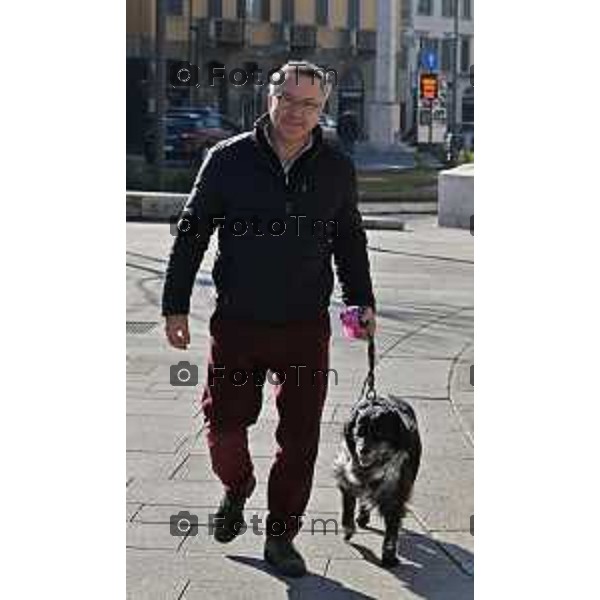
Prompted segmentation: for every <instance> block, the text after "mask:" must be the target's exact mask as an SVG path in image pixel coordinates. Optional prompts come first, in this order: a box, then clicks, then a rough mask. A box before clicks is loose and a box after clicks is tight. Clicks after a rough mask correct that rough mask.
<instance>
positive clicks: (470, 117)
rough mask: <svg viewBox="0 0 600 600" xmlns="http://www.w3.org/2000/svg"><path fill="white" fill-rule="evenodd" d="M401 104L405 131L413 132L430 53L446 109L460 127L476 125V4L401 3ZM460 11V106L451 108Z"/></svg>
mask: <svg viewBox="0 0 600 600" xmlns="http://www.w3.org/2000/svg"><path fill="white" fill-rule="evenodd" d="M401 2H402V10H401V14H402V17H401V34H400V39H401V50H400V89H399V93H400V100H401V125H402V131H403V132H404V133H407V132H409V131H411V130H414V127H415V125H416V114H417V103H418V95H417V88H418V73H419V70H420V63H421V57H422V53H423V51H425V50H431V51H433V52H434V53H435V55H436V57H437V63H438V64H437V66H438V72H439V74H440V79H441V82H442V87H443V88H444V89H445V93H446V106H447V107H448V110H449V111H450V112H449V113H448V121H449V123H452V114H451V111H452V110H454V118H455V121H456V123H457V124H458V126H459V127H461V126H465V127H469V126H471V127H472V125H473V121H474V90H473V86H472V84H471V78H470V73H471V67H472V65H473V45H474V43H473V42H474V30H473V0H401ZM456 8H458V63H457V71H458V85H457V90H458V91H457V102H456V106H454V107H452V85H453V81H452V80H453V57H454V40H455V18H454V15H455V10H456Z"/></svg>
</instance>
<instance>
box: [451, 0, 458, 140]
mask: <svg viewBox="0 0 600 600" xmlns="http://www.w3.org/2000/svg"><path fill="white" fill-rule="evenodd" d="M453 37H454V44H453V45H454V48H453V50H454V51H453V53H452V54H453V60H452V121H451V123H452V134H453V135H456V133H457V131H456V122H457V118H456V114H457V112H458V0H454V36H453Z"/></svg>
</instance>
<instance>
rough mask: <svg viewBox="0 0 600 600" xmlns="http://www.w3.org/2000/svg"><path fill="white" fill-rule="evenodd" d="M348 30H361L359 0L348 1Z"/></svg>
mask: <svg viewBox="0 0 600 600" xmlns="http://www.w3.org/2000/svg"><path fill="white" fill-rule="evenodd" d="M348 29H360V2H359V0H348Z"/></svg>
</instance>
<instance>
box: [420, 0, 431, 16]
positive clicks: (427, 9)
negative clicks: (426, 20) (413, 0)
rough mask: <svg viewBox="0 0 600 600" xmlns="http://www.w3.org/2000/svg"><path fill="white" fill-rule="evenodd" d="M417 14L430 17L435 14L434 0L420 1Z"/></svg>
mask: <svg viewBox="0 0 600 600" xmlns="http://www.w3.org/2000/svg"><path fill="white" fill-rule="evenodd" d="M418 2H419V4H418V5H417V14H419V15H425V16H426V17H430V16H431V15H432V14H433V0H418Z"/></svg>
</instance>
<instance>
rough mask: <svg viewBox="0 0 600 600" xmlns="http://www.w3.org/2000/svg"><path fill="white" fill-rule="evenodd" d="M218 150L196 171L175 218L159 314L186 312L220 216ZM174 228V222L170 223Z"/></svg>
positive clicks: (212, 151)
mask: <svg viewBox="0 0 600 600" xmlns="http://www.w3.org/2000/svg"><path fill="white" fill-rule="evenodd" d="M220 163H222V158H220V153H219V152H218V150H217V148H216V147H215V148H213V149H212V150H211V151H210V152H209V154H208V156H207V157H206V159H205V160H204V162H203V163H202V166H201V167H200V170H199V171H198V175H197V176H196V180H195V182H194V186H193V188H192V191H191V193H190V196H189V198H188V200H187V202H186V205H185V207H184V209H183V211H182V213H181V214H180V215H179V217H178V221H177V229H176V231H177V235H176V237H175V241H174V242H173V246H172V248H171V253H170V255H169V261H168V264H167V270H166V274H165V284H164V288H163V296H162V315H163V316H167V315H173V314H188V313H189V311H190V297H191V294H192V288H193V286H194V280H195V279H196V274H197V272H198V269H199V268H200V263H201V262H202V258H203V257H204V253H205V252H206V249H207V247H208V244H209V241H210V237H211V235H212V233H213V232H214V230H215V227H216V225H217V223H218V221H217V222H215V218H217V217H219V216H222V213H223V210H222V202H221V198H220V195H219V189H218V181H219V178H220V177H222V172H221V169H222V167H221V166H220ZM172 228H174V225H172Z"/></svg>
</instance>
